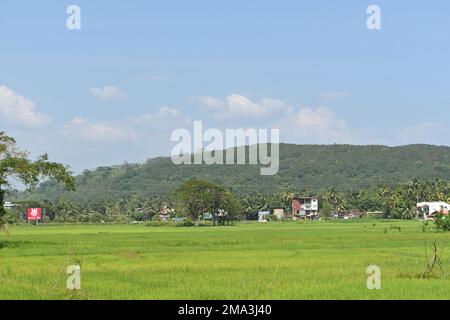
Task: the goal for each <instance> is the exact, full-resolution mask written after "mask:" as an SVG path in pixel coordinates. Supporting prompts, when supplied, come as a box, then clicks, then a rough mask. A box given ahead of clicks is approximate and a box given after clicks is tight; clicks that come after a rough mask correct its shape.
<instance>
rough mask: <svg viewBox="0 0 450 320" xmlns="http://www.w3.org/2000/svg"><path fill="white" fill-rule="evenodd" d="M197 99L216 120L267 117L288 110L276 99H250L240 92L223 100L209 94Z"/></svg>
mask: <svg viewBox="0 0 450 320" xmlns="http://www.w3.org/2000/svg"><path fill="white" fill-rule="evenodd" d="M198 101H199V102H200V104H201V105H202V106H204V107H205V108H207V109H208V110H209V111H211V112H212V113H213V116H214V118H216V119H218V120H223V119H230V118H236V117H240V118H267V117H271V116H273V115H275V114H277V113H278V114H279V113H282V112H285V111H287V110H289V106H288V105H287V104H286V103H285V102H283V101H281V100H278V99H271V98H266V99H261V100H259V101H252V100H251V99H249V98H248V97H245V96H243V95H240V94H231V95H230V96H228V97H227V98H226V100H225V101H223V100H220V99H218V98H214V97H210V96H204V97H199V98H198Z"/></svg>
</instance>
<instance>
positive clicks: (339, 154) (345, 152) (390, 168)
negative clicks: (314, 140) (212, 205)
mask: <svg viewBox="0 0 450 320" xmlns="http://www.w3.org/2000/svg"><path fill="white" fill-rule="evenodd" d="M413 177H415V178H417V179H419V180H431V179H434V178H441V179H444V180H450V147H445V146H432V145H408V146H401V147H387V146H375V145H374V146H354V145H292V144H281V145H280V169H279V173H278V174H277V175H275V176H261V175H260V170H259V166H257V165H181V166H177V165H174V164H173V163H172V161H171V159H170V158H169V157H167V158H155V159H150V160H148V161H147V162H145V163H143V164H128V163H126V164H123V165H118V166H113V167H100V168H97V169H96V170H94V171H88V170H86V171H85V172H83V173H82V174H80V175H79V176H77V178H76V186H77V191H76V192H67V191H65V190H64V189H63V188H62V187H61V186H59V185H58V184H56V183H53V182H46V183H44V184H42V185H41V186H40V187H39V188H38V189H37V190H36V191H35V192H33V193H32V194H22V195H21V197H22V198H23V197H26V198H27V199H30V198H32V199H49V200H55V199H57V198H60V197H62V198H65V199H68V200H72V201H78V202H83V203H97V202H102V201H105V200H109V199H118V198H123V197H127V196H131V195H133V194H140V195H145V196H146V195H148V196H154V195H164V194H167V193H168V192H170V191H171V190H173V189H175V188H176V187H178V186H179V185H180V184H181V183H182V182H184V181H186V180H189V179H192V178H201V179H206V180H210V181H212V182H216V183H219V184H221V185H224V186H225V187H227V188H229V189H231V190H233V191H235V192H237V193H251V192H255V191H259V192H263V193H268V194H269V193H270V194H273V193H275V192H279V191H283V190H287V189H290V190H302V189H309V190H315V191H319V190H325V189H329V188H336V190H341V191H349V190H360V189H367V188H371V187H376V186H380V185H393V184H398V183H404V182H407V181H409V180H410V179H411V178H413Z"/></svg>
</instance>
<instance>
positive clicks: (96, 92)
mask: <svg viewBox="0 0 450 320" xmlns="http://www.w3.org/2000/svg"><path fill="white" fill-rule="evenodd" d="M91 94H92V95H93V96H94V97H96V98H97V99H100V100H123V99H126V98H127V97H128V95H127V94H126V93H125V92H123V91H122V90H121V89H120V88H118V87H115V86H104V87H103V88H91Z"/></svg>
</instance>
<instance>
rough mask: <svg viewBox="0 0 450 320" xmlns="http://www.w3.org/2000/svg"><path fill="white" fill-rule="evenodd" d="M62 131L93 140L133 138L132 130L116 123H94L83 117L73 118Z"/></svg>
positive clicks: (107, 140)
mask: <svg viewBox="0 0 450 320" xmlns="http://www.w3.org/2000/svg"><path fill="white" fill-rule="evenodd" d="M61 133H62V134H63V135H65V136H71V137H74V138H82V139H84V140H87V141H92V142H119V141H124V140H130V139H132V138H133V134H132V132H131V131H130V130H129V129H127V128H123V127H119V126H118V125H114V124H105V123H92V122H91V121H89V120H88V119H85V118H82V117H76V118H73V119H72V120H71V121H70V122H69V123H67V124H66V125H64V127H63V130H62V131H61Z"/></svg>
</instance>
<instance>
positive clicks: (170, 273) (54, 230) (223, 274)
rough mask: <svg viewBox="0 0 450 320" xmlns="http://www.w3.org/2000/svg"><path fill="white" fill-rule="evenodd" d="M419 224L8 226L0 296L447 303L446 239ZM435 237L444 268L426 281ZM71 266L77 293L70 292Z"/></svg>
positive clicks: (449, 254) (0, 237)
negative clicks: (372, 283)
mask: <svg viewBox="0 0 450 320" xmlns="http://www.w3.org/2000/svg"><path fill="white" fill-rule="evenodd" d="M421 226H422V225H421V223H420V222H417V221H384V222H383V221H367V220H358V221H334V222H311V223H302V222H285V223H268V224H258V223H248V224H244V223H242V224H238V225H235V226H229V227H200V228H184V227H148V226H145V225H97V226H88V225H77V226H73V225H71V226H66V225H59V226H58V225H49V226H44V225H42V226H37V227H36V226H13V227H10V234H9V235H6V234H4V233H0V299H449V298H450V277H449V276H447V275H446V273H447V272H450V233H435V232H423V231H422V227H421ZM398 227H399V228H398ZM434 241H437V243H438V246H439V247H441V248H444V252H443V254H442V257H441V262H442V267H443V271H444V272H442V271H441V270H440V269H439V268H438V267H437V266H436V268H435V271H434V273H433V274H431V276H429V277H427V278H425V279H423V278H421V275H422V272H423V271H424V269H425V267H426V265H427V261H428V260H429V259H430V258H431V255H432V250H431V244H432V243H433V242H434ZM427 248H428V249H427ZM426 253H427V254H428V258H427V256H426ZM75 263H80V265H81V286H82V289H81V290H80V291H77V292H72V291H68V290H67V289H66V280H67V277H68V276H67V275H66V269H67V267H68V266H69V265H73V264H75ZM369 265H378V266H379V267H380V268H381V272H382V274H381V289H380V290H368V289H367V285H366V281H367V278H368V274H367V272H366V271H367V267H368V266H369Z"/></svg>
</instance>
